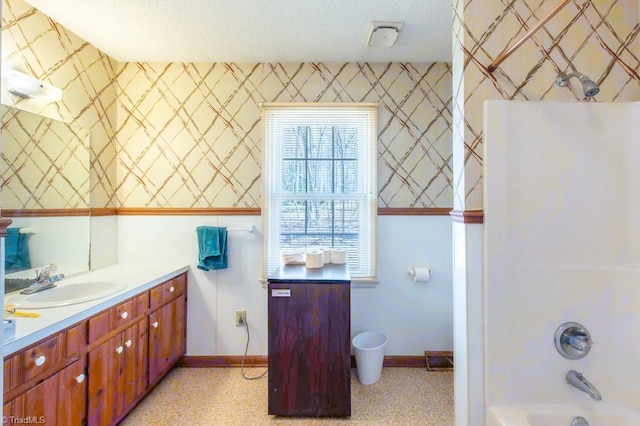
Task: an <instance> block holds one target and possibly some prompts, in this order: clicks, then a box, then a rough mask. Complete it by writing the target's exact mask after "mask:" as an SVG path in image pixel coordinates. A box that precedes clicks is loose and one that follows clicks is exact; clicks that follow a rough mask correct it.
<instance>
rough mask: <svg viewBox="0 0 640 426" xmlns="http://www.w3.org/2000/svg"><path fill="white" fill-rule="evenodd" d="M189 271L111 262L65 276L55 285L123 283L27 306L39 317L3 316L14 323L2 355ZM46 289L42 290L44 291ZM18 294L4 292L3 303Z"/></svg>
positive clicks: (15, 350) (180, 266)
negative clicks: (50, 304) (69, 301)
mask: <svg viewBox="0 0 640 426" xmlns="http://www.w3.org/2000/svg"><path fill="white" fill-rule="evenodd" d="M188 270H189V265H184V264H183V265H111V266H107V267H106V268H102V269H97V270H95V271H91V272H88V273H86V274H82V275H77V276H75V277H70V278H65V279H64V280H63V281H60V282H58V283H57V284H58V285H59V286H62V285H65V284H73V283H77V282H86V281H110V282H113V283H115V284H124V285H126V288H124V289H123V290H121V291H119V292H117V293H115V294H111V295H109V296H106V297H103V298H102V299H97V300H92V301H89V302H84V303H78V304H76V305H68V306H62V307H58V308H39V309H30V310H29V312H37V313H39V314H40V317H39V318H23V317H13V316H7V318H11V319H13V320H14V321H15V322H16V334H15V338H14V339H13V340H11V341H8V342H7V343H5V344H4V349H3V357H6V356H7V355H11V354H12V353H14V352H17V351H19V350H20V349H23V348H25V347H27V346H29V345H31V344H32V343H35V342H37V341H39V340H41V339H43V338H45V337H47V336H50V335H52V334H55V333H57V332H59V331H61V330H64V329H65V328H67V327H70V326H72V325H73V324H76V323H77V322H80V321H82V320H84V319H87V318H89V317H91V316H93V315H95V314H97V313H99V312H101V311H103V310H105V309H107V308H109V307H111V306H114V305H116V304H118V303H120V302H122V301H123V300H126V299H128V298H130V297H132V296H134V295H136V294H139V293H142V292H143V291H145V290H148V289H150V288H152V287H154V286H156V285H158V284H160V283H162V282H164V281H167V280H169V279H171V278H173V277H175V276H177V275H180V274H181V273H183V272H186V271H188ZM44 291H46V290H44ZM17 295H18V293H17V292H16V293H11V294H7V295H5V303H11V300H12V299H14V298H15V297H17Z"/></svg>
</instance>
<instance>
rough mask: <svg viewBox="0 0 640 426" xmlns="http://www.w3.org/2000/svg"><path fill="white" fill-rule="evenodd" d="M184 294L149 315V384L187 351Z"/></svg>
mask: <svg viewBox="0 0 640 426" xmlns="http://www.w3.org/2000/svg"><path fill="white" fill-rule="evenodd" d="M184 305H185V298H184V295H182V296H180V297H178V298H177V299H175V300H174V301H172V302H170V303H168V304H166V305H164V306H162V307H161V308H159V309H157V310H156V311H154V312H152V313H151V315H149V384H154V383H155V382H156V381H157V380H159V379H160V378H161V377H162V376H163V375H164V374H165V373H166V372H167V371H168V370H169V368H170V367H171V366H172V365H173V364H174V363H175V361H176V360H178V359H179V358H180V357H181V356H182V355H184V353H185V343H186V341H185V327H184V325H185V318H184V314H185V310H184Z"/></svg>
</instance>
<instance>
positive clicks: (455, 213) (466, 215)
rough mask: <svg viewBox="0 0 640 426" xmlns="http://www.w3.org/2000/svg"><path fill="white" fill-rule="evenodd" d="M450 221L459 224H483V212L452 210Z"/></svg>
mask: <svg viewBox="0 0 640 426" xmlns="http://www.w3.org/2000/svg"><path fill="white" fill-rule="evenodd" d="M449 214H450V215H451V219H453V221H454V222H460V223H484V211H483V210H452V211H451V213H449Z"/></svg>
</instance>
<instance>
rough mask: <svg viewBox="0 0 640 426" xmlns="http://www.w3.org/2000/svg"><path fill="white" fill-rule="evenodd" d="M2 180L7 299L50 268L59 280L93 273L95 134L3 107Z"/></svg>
mask: <svg viewBox="0 0 640 426" xmlns="http://www.w3.org/2000/svg"><path fill="white" fill-rule="evenodd" d="M1 108H2V119H1V122H2V135H1V136H2V155H1V157H2V158H1V160H0V176H1V179H2V187H1V190H0V197H1V198H0V199H1V200H2V216H3V217H8V218H10V219H11V220H12V221H13V223H12V224H11V225H10V226H9V229H8V231H9V235H8V236H7V238H6V239H5V259H4V261H5V272H6V279H5V293H9V292H11V291H15V290H17V289H20V288H24V287H26V286H28V285H29V284H31V283H33V281H34V278H36V276H37V270H38V269H40V268H41V267H42V266H43V265H45V264H48V263H55V264H56V265H57V266H58V271H57V273H62V274H65V276H70V275H76V274H79V273H82V272H87V271H88V270H89V247H90V209H89V207H90V206H89V193H90V179H89V175H90V174H89V172H90V150H89V139H90V138H89V131H88V130H86V129H82V128H80V127H78V126H75V125H70V124H67V123H64V122H62V121H57V120H53V119H51V118H46V117H42V116H39V115H36V114H33V113H30V112H27V111H23V110H19V109H16V108H13V107H8V106H6V105H2V106H1Z"/></svg>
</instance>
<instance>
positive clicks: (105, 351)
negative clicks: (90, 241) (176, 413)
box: [3, 273, 187, 426]
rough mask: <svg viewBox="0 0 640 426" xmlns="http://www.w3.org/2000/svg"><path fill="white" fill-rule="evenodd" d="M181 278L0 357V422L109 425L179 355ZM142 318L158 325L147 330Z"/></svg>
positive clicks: (183, 344)
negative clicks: (0, 364) (0, 368)
mask: <svg viewBox="0 0 640 426" xmlns="http://www.w3.org/2000/svg"><path fill="white" fill-rule="evenodd" d="M186 276H187V275H186V273H183V274H181V275H179V276H178V277H176V278H174V279H172V280H169V281H166V282H164V283H161V284H159V285H158V286H156V287H154V288H152V289H150V290H147V291H144V292H142V293H140V294H139V295H137V296H134V297H133V298H131V299H128V300H125V301H123V302H121V303H119V304H117V305H115V306H113V307H111V308H109V309H106V310H104V311H102V312H100V313H98V314H96V315H94V316H93V317H91V318H89V319H87V320H83V321H81V322H79V323H78V324H76V325H74V326H73V327H70V328H68V329H66V330H63V331H61V332H59V333H57V334H55V335H53V336H49V337H47V338H45V339H43V340H41V341H40V342H37V343H35V344H33V345H31V346H29V347H28V348H26V349H23V350H21V351H19V352H17V353H15V354H12V355H10V356H8V357H6V358H5V360H4V406H3V413H4V416H6V417H7V418H8V419H9V420H8V421H9V422H11V417H13V418H14V419H16V420H15V421H14V423H17V422H20V421H22V422H23V423H24V422H25V420H24V419H27V420H28V421H31V423H34V422H36V423H37V422H43V421H44V422H46V424H58V425H64V426H75V425H84V424H88V425H113V424H117V423H118V422H119V421H120V420H122V419H123V418H124V417H125V416H126V415H127V414H128V413H129V412H130V411H131V410H132V409H133V407H134V406H135V405H136V404H137V403H138V402H140V400H141V399H142V398H143V397H144V396H145V395H146V394H147V393H148V392H149V391H150V390H151V388H152V387H153V386H154V385H155V384H157V383H158V382H159V381H160V380H161V379H162V377H164V375H165V374H166V373H167V372H168V371H169V370H170V369H171V367H173V366H174V365H175V364H176V363H177V362H178V360H179V359H180V358H181V357H182V356H183V355H184V354H185V351H186V319H185V312H186V306H185V305H186V284H187V281H186ZM172 289H173V290H172ZM150 319H152V320H153V323H156V322H157V323H158V326H157V327H152V328H150V325H149V324H150ZM150 330H152V331H150ZM151 372H153V374H152V375H151Z"/></svg>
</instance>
